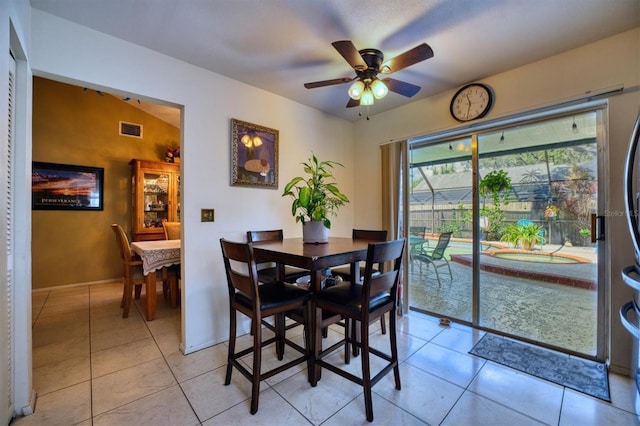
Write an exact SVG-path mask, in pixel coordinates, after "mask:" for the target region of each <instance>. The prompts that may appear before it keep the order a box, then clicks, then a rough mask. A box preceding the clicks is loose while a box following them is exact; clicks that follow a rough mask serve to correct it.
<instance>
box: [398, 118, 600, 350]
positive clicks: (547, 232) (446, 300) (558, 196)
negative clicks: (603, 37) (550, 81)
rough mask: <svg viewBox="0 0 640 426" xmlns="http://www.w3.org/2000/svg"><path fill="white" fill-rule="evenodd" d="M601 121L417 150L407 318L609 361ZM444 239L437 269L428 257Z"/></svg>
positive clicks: (534, 125)
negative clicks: (412, 313)
mask: <svg viewBox="0 0 640 426" xmlns="http://www.w3.org/2000/svg"><path fill="white" fill-rule="evenodd" d="M603 116H604V115H603V110H602V108H601V107H600V108H595V107H594V108H592V109H585V108H583V109H581V110H573V111H571V112H567V111H564V112H562V113H559V112H558V113H555V114H548V115H547V116H545V117H543V118H538V119H535V120H534V119H522V120H520V121H519V122H516V123H510V124H509V125H502V126H493V127H492V128H487V129H483V130H479V131H476V132H471V133H467V134H463V135H459V136H451V137H446V135H445V136H443V137H439V138H435V139H432V140H427V141H425V140H424V139H416V140H415V141H410V146H409V170H408V182H409V187H410V194H409V197H408V198H409V203H408V206H409V212H410V213H409V218H410V219H409V221H410V223H409V228H410V229H411V230H412V231H416V232H417V233H418V234H414V236H413V237H411V238H412V241H411V250H410V251H411V256H410V265H409V272H410V280H409V299H410V300H409V306H410V309H415V310H419V311H424V312H428V313H431V314H436V315H439V316H443V317H447V318H451V319H454V320H457V321H461V322H464V323H470V324H472V325H474V326H477V327H479V328H482V329H486V330H491V331H493V332H496V333H499V334H503V335H507V336H511V337H515V338H518V339H521V340H524V341H528V342H532V343H536V344H540V345H542V346H547V347H551V348H554V349H559V350H562V351H564V352H567V353H572V354H578V355H581V356H584V357H589V358H594V359H599V360H602V359H603V358H604V353H605V348H604V336H603V335H602V334H603V333H602V332H601V330H603V329H604V327H603V324H604V321H605V309H604V302H603V301H604V294H605V287H606V285H605V283H604V280H603V279H602V277H603V276H604V274H603V273H602V272H601V271H602V270H603V262H602V258H603V257H602V250H598V248H599V247H598V246H599V245H600V241H599V240H597V239H596V238H595V236H596V233H597V232H598V230H597V229H594V223H596V222H597V221H596V220H593V218H594V217H596V216H597V215H598V211H599V207H600V206H602V203H601V200H602V197H603V194H602V191H603V188H602V186H599V185H598V177H599V176H600V174H601V170H600V169H601V168H600V167H599V164H603V162H602V158H600V157H601V156H602V155H603V150H602V149H599V148H598V147H600V146H602V144H603V139H604V136H603V135H604V128H605V127H604V126H603ZM446 233H451V240H450V242H449V244H448V245H447V247H446V250H445V256H444V259H442V260H440V262H439V263H440V264H441V265H443V267H441V268H437V269H436V266H437V263H436V262H430V261H426V262H425V261H424V259H425V255H426V256H427V258H428V256H429V255H430V253H432V252H433V250H434V249H435V247H436V244H437V241H438V238H439V236H440V235H442V234H446ZM416 235H417V236H416Z"/></svg>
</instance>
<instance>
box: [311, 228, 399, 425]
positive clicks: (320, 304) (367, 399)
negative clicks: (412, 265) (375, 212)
mask: <svg viewBox="0 0 640 426" xmlns="http://www.w3.org/2000/svg"><path fill="white" fill-rule="evenodd" d="M404 246H405V240H404V239H399V240H393V241H386V242H381V243H371V244H369V246H368V249H367V261H366V265H365V272H364V281H363V282H362V285H353V284H352V283H346V282H345V283H341V284H338V285H335V286H333V287H329V288H325V289H324V290H321V291H320V292H318V293H316V294H315V298H314V306H315V309H321V310H322V311H323V313H324V312H327V313H329V314H334V316H333V317H332V318H335V317H336V316H340V317H343V318H347V319H348V320H349V321H358V322H359V324H360V339H359V340H358V339H355V338H353V336H352V335H351V333H348V332H345V335H344V341H345V342H348V344H351V345H356V346H358V347H360V350H361V355H360V360H361V363H362V370H361V375H360V376H357V375H355V374H353V373H351V372H349V371H347V370H346V369H345V368H341V367H340V366H338V365H336V364H334V363H333V362H332V361H330V360H329V359H327V358H328V357H329V355H331V354H332V353H333V352H334V351H335V350H336V349H338V348H339V347H341V346H342V343H343V342H337V343H336V344H334V345H332V346H331V347H329V348H327V349H325V350H322V348H321V347H320V348H316V356H315V362H314V371H313V374H312V376H311V385H312V386H316V385H317V383H318V380H319V378H320V373H321V370H322V368H325V369H327V370H329V371H332V372H334V373H335V374H338V375H340V376H342V377H344V378H346V379H348V380H350V381H352V382H354V383H356V384H358V385H361V386H362V387H363V388H364V403H365V411H366V416H367V420H368V421H370V422H371V421H373V402H372V395H371V388H372V387H373V386H374V385H375V384H376V383H377V382H378V381H379V380H380V379H382V377H384V376H385V375H386V374H387V373H389V372H390V371H391V370H393V372H394V379H395V387H396V389H398V390H400V388H401V384H400V369H399V366H398V345H397V336H396V306H397V298H398V282H399V279H400V266H401V264H402V257H403V251H404ZM382 262H391V263H392V267H391V269H390V270H389V271H386V270H385V271H383V272H381V273H379V274H374V273H373V270H374V268H375V265H376V264H378V263H382ZM387 312H389V332H388V333H387V334H388V335H389V343H390V346H389V348H390V353H385V352H383V351H382V350H380V349H377V348H374V347H371V346H370V344H369V324H370V322H371V321H372V320H375V319H376V318H379V317H380V316H382V315H383V314H385V313H387ZM329 325H331V324H330V323H329V321H327V322H324V321H323V322H322V323H321V324H319V325H316V327H314V333H317V332H318V327H319V326H329ZM347 330H348V328H347ZM314 339H316V335H315V334H314ZM315 341H316V342H318V340H315ZM316 344H317V343H316ZM371 354H373V355H375V356H377V357H378V358H380V359H382V360H384V361H386V363H385V366H384V367H382V368H381V370H380V371H379V372H377V373H376V374H375V375H373V377H372V373H371V360H370V355H371ZM335 359H336V358H335V357H334V358H332V360H335ZM376 365H377V364H376ZM351 371H353V370H351Z"/></svg>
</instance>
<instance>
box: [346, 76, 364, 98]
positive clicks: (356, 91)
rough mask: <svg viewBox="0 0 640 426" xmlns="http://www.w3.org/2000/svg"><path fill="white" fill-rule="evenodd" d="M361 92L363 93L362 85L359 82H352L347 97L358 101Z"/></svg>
mask: <svg viewBox="0 0 640 426" xmlns="http://www.w3.org/2000/svg"><path fill="white" fill-rule="evenodd" d="M362 92H364V83H363V82H361V81H360V80H358V81H356V82H354V83H353V84H352V85H351V87H349V97H350V98H351V99H354V100H356V101H357V100H358V99H360V97H361V96H362Z"/></svg>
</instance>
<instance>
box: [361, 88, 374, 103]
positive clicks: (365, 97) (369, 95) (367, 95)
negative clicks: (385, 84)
mask: <svg viewBox="0 0 640 426" xmlns="http://www.w3.org/2000/svg"><path fill="white" fill-rule="evenodd" d="M360 105H373V92H371V90H365V91H364V92H363V93H362V98H360Z"/></svg>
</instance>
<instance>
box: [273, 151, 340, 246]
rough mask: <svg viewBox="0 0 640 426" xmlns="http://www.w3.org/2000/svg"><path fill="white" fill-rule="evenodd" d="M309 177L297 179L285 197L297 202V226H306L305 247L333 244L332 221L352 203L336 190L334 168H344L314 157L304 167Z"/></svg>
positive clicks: (293, 209)
mask: <svg viewBox="0 0 640 426" xmlns="http://www.w3.org/2000/svg"><path fill="white" fill-rule="evenodd" d="M301 164H302V165H303V166H304V167H303V169H304V172H305V173H306V174H307V175H308V177H306V178H304V177H301V176H296V177H294V178H293V179H291V181H289V183H287V185H286V186H285V187H284V191H283V193H282V196H283V197H285V196H289V197H291V198H293V202H292V204H291V214H292V215H293V216H294V217H295V218H296V222H302V226H303V228H302V238H303V241H304V242H305V243H326V242H328V241H329V232H328V230H329V229H330V228H331V220H330V219H329V216H335V214H336V211H337V210H338V208H339V207H340V206H342V205H344V204H346V203H348V202H349V199H348V198H347V196H346V195H344V194H343V193H342V192H340V190H339V189H338V187H337V186H336V182H335V177H334V176H333V172H332V171H333V168H334V167H335V166H340V167H344V166H343V165H342V164H340V163H338V162H335V161H319V160H318V158H317V157H316V156H315V155H314V154H312V155H311V158H309V159H308V161H307V162H306V163H301Z"/></svg>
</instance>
